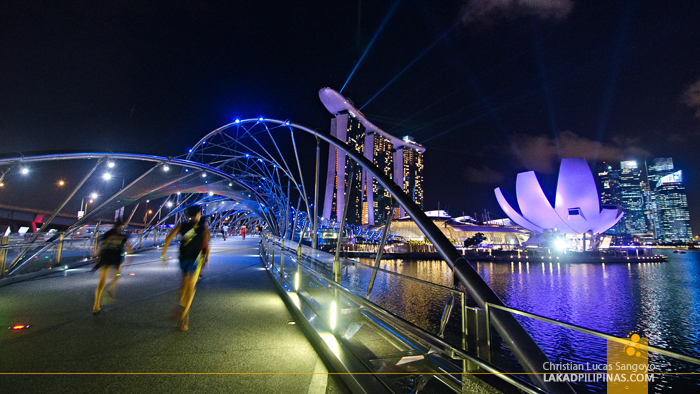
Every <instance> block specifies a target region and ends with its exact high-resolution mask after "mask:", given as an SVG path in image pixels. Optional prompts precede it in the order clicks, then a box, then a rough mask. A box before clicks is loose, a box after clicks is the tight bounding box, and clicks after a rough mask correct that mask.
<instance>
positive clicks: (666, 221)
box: [647, 157, 692, 242]
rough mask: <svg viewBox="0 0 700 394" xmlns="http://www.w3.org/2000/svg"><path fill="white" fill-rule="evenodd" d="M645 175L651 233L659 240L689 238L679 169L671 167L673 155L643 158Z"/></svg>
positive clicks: (684, 197)
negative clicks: (652, 221)
mask: <svg viewBox="0 0 700 394" xmlns="http://www.w3.org/2000/svg"><path fill="white" fill-rule="evenodd" d="M647 179H648V180H649V188H650V194H651V201H652V208H653V211H654V219H655V228H654V229H655V237H656V239H658V240H659V241H662V242H671V241H684V242H687V241H690V240H691V239H692V230H691V227H690V214H689V212H688V201H687V197H686V194H685V187H684V186H683V173H682V171H674V168H673V159H672V158H670V157H660V158H655V159H651V160H649V161H648V162H647Z"/></svg>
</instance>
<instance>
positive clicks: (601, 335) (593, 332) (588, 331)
mask: <svg viewBox="0 0 700 394" xmlns="http://www.w3.org/2000/svg"><path fill="white" fill-rule="evenodd" d="M491 308H496V309H501V310H503V311H506V312H510V313H515V314H517V315H521V316H525V317H529V318H531V319H535V320H540V321H543V322H545V323H551V324H554V325H555V326H559V327H563V328H568V329H571V330H574V331H578V332H582V333H584V334H589V335H593V336H595V337H598V338H603V339H607V340H609V341H613V342H617V343H620V344H622V345H629V344H630V343H631V341H630V340H629V339H624V338H619V337H615V336H612V335H609V334H606V333H603V332H600V331H596V330H591V329H590V328H585V327H581V326H577V325H575V324H570V323H564V322H560V321H559V320H555V319H550V318H548V317H544V316H540V315H536V314H534V313H529V312H524V311H521V310H518V309H513V308H508V307H505V306H501V305H494V304H491V303H488V302H487V303H486V321H487V325H488V321H489V319H490V318H489V310H490V309H491ZM487 332H488V333H489V340H488V342H489V343H491V340H490V336H491V335H490V330H489V331H487ZM635 346H639V348H640V349H643V350H647V351H652V352H654V353H658V354H663V355H665V356H669V357H672V358H675V359H677V360H682V361H686V362H689V363H692V364H696V365H700V359H698V358H695V357H691V356H686V355H684V354H679V353H675V352H672V351H670V350H666V349H662V348H658V347H656V346H650V345H644V344H642V343H635Z"/></svg>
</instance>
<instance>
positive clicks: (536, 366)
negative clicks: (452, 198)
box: [266, 119, 575, 393]
mask: <svg viewBox="0 0 700 394" xmlns="http://www.w3.org/2000/svg"><path fill="white" fill-rule="evenodd" d="M266 121H268V122H279V121H273V120H270V119H266ZM290 125H291V126H293V127H295V128H298V129H300V130H304V131H306V132H308V133H311V134H313V135H315V136H317V137H318V138H320V139H322V140H324V141H326V142H328V143H329V144H332V145H334V146H335V147H336V148H337V149H340V150H342V151H343V152H345V154H347V155H348V156H349V157H352V158H353V160H355V162H356V163H358V164H359V165H361V166H362V167H363V168H364V169H366V170H367V171H369V172H370V173H371V174H372V175H373V176H374V177H375V179H376V180H377V181H378V182H379V183H380V184H381V185H382V186H383V187H384V188H385V189H386V190H388V191H389V193H391V195H392V196H393V197H394V198H395V199H396V201H397V202H398V203H399V205H401V206H402V207H403V208H404V210H405V211H406V212H408V214H409V215H410V216H411V218H412V219H413V220H414V221H415V223H416V224H417V225H418V227H419V228H420V229H421V231H423V233H424V234H425V235H426V237H427V238H428V239H429V240H430V242H432V243H433V245H434V246H435V249H436V250H437V251H438V252H439V253H440V256H441V257H442V258H443V259H444V260H445V261H446V262H447V264H448V265H449V266H450V267H451V268H452V269H453V271H454V273H455V275H456V276H457V278H458V279H459V281H460V282H462V284H463V285H464V286H465V287H466V288H467V290H468V291H469V294H470V295H471V296H472V297H474V299H475V301H476V303H477V304H478V305H479V306H480V307H481V308H485V306H486V303H487V302H488V303H490V304H494V305H502V306H505V305H504V304H503V301H501V299H500V298H499V297H498V295H496V293H494V291H493V290H492V289H491V288H490V287H489V285H488V284H486V282H485V281H484V279H483V278H482V277H481V276H480V275H479V274H478V273H477V272H476V270H474V268H472V266H471V265H470V264H469V262H468V261H467V260H466V259H465V258H464V256H462V254H461V253H459V251H457V249H456V248H455V247H454V245H452V243H451V242H450V241H449V240H448V239H447V237H445V235H444V234H443V233H442V232H441V231H440V229H438V228H437V226H435V224H434V223H433V221H432V220H430V219H429V218H428V217H427V216H426V215H425V213H424V212H423V211H422V210H421V209H420V207H419V206H418V205H417V204H416V203H415V202H413V200H411V199H410V198H409V197H408V195H406V193H404V191H403V189H402V188H401V186H399V185H397V184H396V183H394V182H393V181H392V180H391V179H389V177H388V176H386V175H385V174H384V173H383V172H382V171H380V170H379V169H378V168H377V167H376V166H375V165H374V163H372V162H370V161H369V160H368V159H367V158H365V157H364V156H363V155H362V154H360V153H358V152H356V151H355V150H353V149H352V148H350V147H349V146H348V145H347V144H345V143H344V142H342V141H340V140H339V139H337V138H335V137H333V136H330V135H324V134H321V133H319V132H317V131H314V130H311V129H309V128H306V127H304V126H301V125H297V124H290ZM491 322H492V324H493V326H494V328H496V330H497V331H498V333H499V335H500V336H501V337H502V338H503V340H504V341H505V343H506V345H507V346H508V348H509V349H510V350H511V351H512V352H513V355H514V356H515V357H516V359H517V360H518V361H519V362H520V364H521V365H522V366H523V368H524V369H525V370H526V371H527V372H530V373H535V375H530V376H531V377H532V379H533V380H534V381H535V382H536V383H537V384H538V385H539V386H540V387H542V388H544V389H545V390H547V391H550V392H553V393H574V392H575V391H574V389H573V388H572V387H571V386H570V385H569V384H568V383H556V382H545V380H544V374H545V370H544V365H545V363H546V362H549V359H548V358H547V356H546V355H545V354H544V352H543V351H542V349H540V348H539V346H538V345H537V343H535V341H534V340H533V339H532V337H530V335H529V334H528V333H527V331H526V330H525V329H524V328H523V327H522V326H521V325H520V323H519V322H518V321H517V320H516V319H515V318H514V317H513V315H511V314H510V313H498V314H496V313H493V314H492V315H491Z"/></svg>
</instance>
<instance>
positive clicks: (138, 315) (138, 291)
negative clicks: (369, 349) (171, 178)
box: [0, 237, 349, 393]
mask: <svg viewBox="0 0 700 394" xmlns="http://www.w3.org/2000/svg"><path fill="white" fill-rule="evenodd" d="M259 242H260V238H258V237H248V238H247V239H246V240H245V241H242V240H241V239H240V237H231V238H229V239H227V240H226V241H221V240H220V239H219V240H218V241H213V242H212V252H211V258H210V264H209V266H208V267H207V268H206V269H205V270H204V271H203V276H204V277H203V279H202V280H201V281H200V282H199V283H198V286H197V293H196V295H195V298H194V302H193V304H192V310H191V313H190V326H189V331H188V332H179V331H177V330H176V327H175V324H174V323H173V322H171V321H169V320H168V316H169V314H170V312H171V311H172V309H173V307H174V306H175V304H176V296H177V290H178V288H179V284H180V273H179V267H178V264H177V245H173V247H171V249H170V250H169V251H168V253H167V257H168V261H169V264H167V266H165V267H164V266H163V265H162V264H161V262H160V259H159V257H160V250H150V251H146V252H141V253H138V254H137V255H134V256H133V257H129V259H133V260H132V262H131V264H130V265H129V261H126V262H125V266H124V267H123V269H122V276H121V278H120V281H119V287H118V293H117V299H116V300H114V301H112V300H111V299H110V297H109V296H108V295H107V294H106V293H105V294H104V295H103V309H102V312H101V313H99V314H98V315H94V316H93V315H92V313H91V312H92V304H93V297H94V290H95V287H96V285H97V282H98V276H97V274H96V273H91V272H90V267H89V266H88V267H83V268H78V269H71V270H67V271H61V272H57V273H56V274H51V275H48V276H43V277H40V278H35V279H32V280H29V281H24V282H19V283H14V284H10V285H7V286H3V287H0V373H2V375H0V387H1V389H0V390H1V391H2V392H3V393H35V392H36V393H68V392H70V393H81V392H85V393H87V392H90V393H92V392H102V393H124V392H137V391H138V392H153V393H177V392H189V393H197V392H227V393H346V392H349V391H348V389H347V387H346V386H345V385H344V383H343V382H342V380H341V379H340V378H339V377H338V376H337V375H328V374H325V373H326V372H328V371H327V369H326V367H325V365H324V363H323V361H322V360H321V359H320V358H319V356H318V354H317V353H316V351H315V350H314V348H313V347H312V346H311V344H310V343H309V341H308V340H307V339H306V337H305V336H304V334H303V332H302V331H301V329H300V327H299V326H297V325H292V324H289V322H290V321H292V316H291V315H290V313H289V311H288V309H287V307H286V306H285V304H284V302H283V301H282V299H281V298H280V296H279V294H278V293H277V290H276V289H275V287H274V285H273V283H272V281H271V279H270V278H269V276H268V274H267V272H266V271H265V270H264V269H263V268H262V267H261V264H260V261H259V256H258V243H259ZM132 274H133V275H132ZM15 324H28V325H30V327H29V328H28V329H24V330H19V331H13V330H8V329H7V328H8V327H10V326H12V325H15Z"/></svg>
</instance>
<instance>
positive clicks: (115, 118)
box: [0, 0, 700, 232]
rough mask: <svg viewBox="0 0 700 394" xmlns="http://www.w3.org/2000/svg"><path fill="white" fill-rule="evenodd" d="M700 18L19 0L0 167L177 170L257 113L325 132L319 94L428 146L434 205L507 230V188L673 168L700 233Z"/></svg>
mask: <svg viewBox="0 0 700 394" xmlns="http://www.w3.org/2000/svg"><path fill="white" fill-rule="evenodd" d="M698 21H700V2H697V1H666V2H660V1H655V0H649V1H631V0H630V1H625V0H622V1H576V0H469V1H439V2H436V1H428V0H422V1H421V0H403V1H399V2H392V1H367V0H365V1H361V2H360V1H317V2H304V1H300V2H282V1H248V2H245V1H235V2H234V1H220V2H213V1H198V2H157V1H148V2H143V1H99V2H97V1H59V2H56V1H46V2H41V1H31V0H29V1H27V0H25V1H12V0H6V1H2V2H0V136H1V137H2V138H1V141H2V142H0V154H5V155H7V154H12V152H14V151H21V152H25V153H27V152H36V151H55V150H72V151H98V150H107V149H109V150H112V151H115V152H117V151H122V152H140V153H152V154H159V155H166V156H175V155H179V154H181V153H184V152H185V151H186V150H187V149H188V148H189V147H190V146H192V145H193V144H194V143H195V142H196V141H197V140H199V139H200V138H201V137H202V136H203V135H205V134H206V133H208V132H209V131H211V130H213V129H215V128H217V127H218V126H221V125H223V124H225V123H228V122H230V121H231V120H232V119H235V118H251V117H257V116H265V117H269V118H275V119H289V120H292V121H294V122H296V123H300V124H303V125H305V126H308V127H311V128H314V129H324V130H327V129H328V127H329V123H330V115H329V114H328V112H327V111H326V110H325V109H324V107H323V106H322V104H321V103H320V101H319V100H318V95H317V92H318V90H319V89H320V88H322V87H325V86H328V87H331V88H334V89H336V90H340V89H341V88H343V86H345V88H344V89H343V91H342V93H343V94H344V95H346V96H348V97H349V98H351V99H352V100H353V101H354V102H355V104H356V106H357V107H358V108H359V107H361V108H362V111H363V112H364V113H365V114H366V115H367V117H368V118H369V119H370V120H372V121H373V122H374V123H375V124H377V125H378V126H380V127H382V128H384V129H385V130H387V131H389V132H390V133H392V134H395V135H397V136H402V135H406V134H410V135H412V136H413V137H414V138H415V139H416V141H418V142H422V143H423V144H424V145H425V146H426V147H427V149H428V150H427V152H426V155H425V159H426V173H425V175H426V200H425V202H426V209H434V208H436V207H437V203H438V201H439V202H440V204H441V207H443V208H444V207H447V209H448V210H449V211H450V212H451V213H452V214H461V212H462V211H464V212H466V213H473V212H474V211H482V210H483V209H488V210H490V211H492V212H493V213H494V214H495V215H502V212H501V211H500V209H499V208H498V205H497V203H496V201H495V197H494V196H493V189H494V188H495V187H497V186H502V187H505V189H507V190H510V191H514V188H515V175H516V174H517V172H519V171H524V170H537V171H539V172H541V173H543V174H545V179H546V178H547V174H550V175H554V174H556V171H557V163H558V160H559V159H560V158H561V157H577V156H584V157H586V158H587V159H589V160H595V159H599V160H609V161H616V160H624V159H640V160H643V159H645V158H650V157H669V156H670V157H673V159H674V163H675V164H676V167H678V168H679V169H682V170H684V174H685V176H686V178H685V180H686V184H687V188H688V198H689V203H690V206H691V218H692V219H693V226H694V228H695V229H696V232H700V187H698V186H697V184H698V182H700V167H699V166H698V160H697V158H696V157H697V155H698V154H697V152H696V150H697V149H696V147H697V146H698V141H699V139H700V22H698ZM375 37H376V39H374V38H375ZM365 51H366V54H365ZM363 54H365V56H364V57H363ZM361 58H362V59H363V60H362V62H361V63H359V65H358V61H359V60H360V59H361ZM356 66H357V68H356V71H355V72H354V74H353V76H352V78H350V79H349V81H348V77H349V76H350V74H351V72H352V71H353V69H355V67H356ZM346 81H347V85H345V84H346ZM549 186H550V188H554V185H549Z"/></svg>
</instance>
